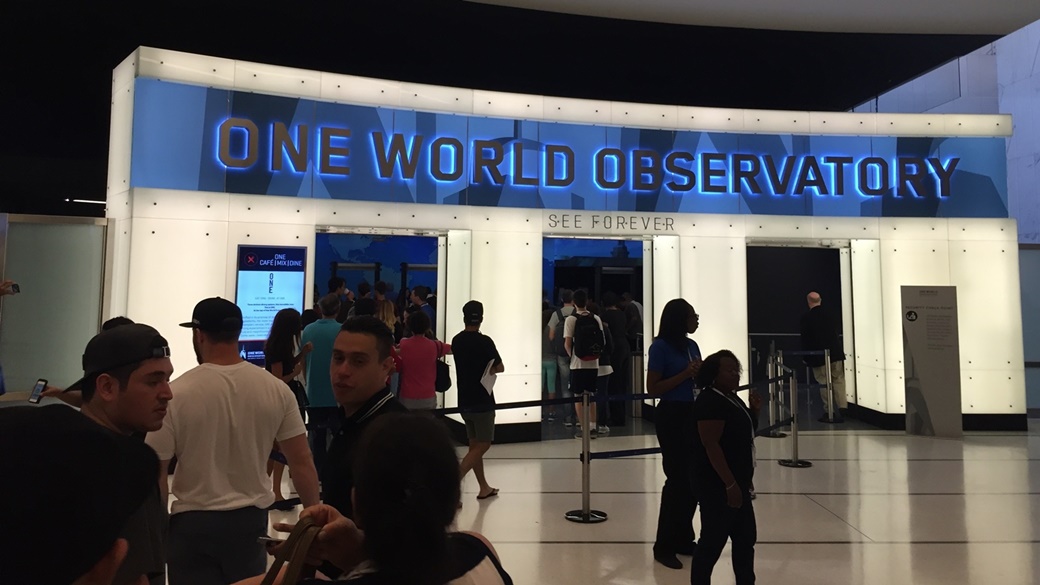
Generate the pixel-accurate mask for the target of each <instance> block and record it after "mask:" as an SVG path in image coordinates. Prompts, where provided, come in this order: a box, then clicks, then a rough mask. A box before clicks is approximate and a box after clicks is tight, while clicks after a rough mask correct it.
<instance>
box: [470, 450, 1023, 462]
mask: <svg viewBox="0 0 1040 585" xmlns="http://www.w3.org/2000/svg"><path fill="white" fill-rule="evenodd" d="M593 453H595V451H593ZM803 455H804V454H803ZM660 459H661V457H660V456H657V455H652V456H646V455H637V456H633V457H614V458H611V459H609V461H617V460H626V461H659V460H660ZM804 459H806V460H807V461H856V462H861V461H875V462H897V463H900V462H911V461H913V462H921V461H950V462H955V461H959V462H962V463H968V462H971V463H975V462H985V463H992V462H1003V463H1008V462H1012V463H1016V462H1025V461H1040V457H1023V458H1021V459H992V458H990V459H963V458H961V459H955V458H929V457H914V458H895V459H881V458H865V457H861V458H858V459H853V458H828V457H808V456H807V457H804ZM579 460H580V459H579V456H574V457H484V461H579ZM600 461H602V460H600ZM764 461H769V460H768V459H765V460H764Z"/></svg>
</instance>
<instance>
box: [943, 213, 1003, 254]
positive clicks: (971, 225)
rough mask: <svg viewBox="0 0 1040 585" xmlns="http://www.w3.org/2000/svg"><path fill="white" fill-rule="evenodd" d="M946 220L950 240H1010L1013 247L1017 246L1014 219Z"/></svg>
mask: <svg viewBox="0 0 1040 585" xmlns="http://www.w3.org/2000/svg"><path fill="white" fill-rule="evenodd" d="M946 221H947V224H948V226H949V234H950V241H951V242H952V241H956V240H986V241H990V242H1010V243H1011V246H1012V247H1013V248H1017V247H1018V224H1017V222H1016V221H1015V220H1014V219H1000V218H970V219H969V218H962V217H951V218H950V219H948V220H946Z"/></svg>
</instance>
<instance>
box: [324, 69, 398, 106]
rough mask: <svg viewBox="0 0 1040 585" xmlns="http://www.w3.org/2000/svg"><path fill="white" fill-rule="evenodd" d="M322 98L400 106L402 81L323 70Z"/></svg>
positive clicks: (335, 100)
mask: <svg viewBox="0 0 1040 585" xmlns="http://www.w3.org/2000/svg"><path fill="white" fill-rule="evenodd" d="M321 99H323V100H328V101H333V102H347V103H355V104H372V105H378V106H389V107H398V106H400V105H401V82H400V81H390V80H388V79H374V78H371V77H358V76H356V75H341V74H339V73H324V72H323V73H321Z"/></svg>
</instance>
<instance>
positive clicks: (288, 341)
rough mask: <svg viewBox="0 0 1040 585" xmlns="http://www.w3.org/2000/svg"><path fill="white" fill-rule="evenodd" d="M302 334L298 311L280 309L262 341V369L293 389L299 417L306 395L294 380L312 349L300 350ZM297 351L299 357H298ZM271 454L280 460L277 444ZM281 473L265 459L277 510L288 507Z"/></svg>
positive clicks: (282, 467)
mask: <svg viewBox="0 0 1040 585" xmlns="http://www.w3.org/2000/svg"><path fill="white" fill-rule="evenodd" d="M302 331H303V321H302V318H301V316H300V312H299V311H297V310H296V309H282V310H281V311H278V313H276V314H275V316H274V320H273V321H272V322H271V332H270V333H269V334H268V335H267V341H266V342H264V367H265V368H266V369H267V371H268V372H271V373H272V374H274V376H275V377H276V378H278V379H279V380H281V381H283V382H285V383H286V384H287V385H288V386H289V389H290V390H292V392H293V395H294V396H295V397H296V403H297V405H298V406H299V408H300V416H301V417H302V416H303V413H304V409H305V408H306V402H305V401H306V399H307V394H306V392H305V391H304V388H303V384H301V383H300V382H299V380H297V379H296V378H297V376H299V375H300V374H301V373H302V372H303V361H304V360H303V359H301V358H302V356H304V355H306V354H307V353H308V352H309V351H310V350H311V347H312V346H311V344H309V343H308V344H307V347H304V348H302V349H301V348H300V333H301V332H302ZM298 351H299V354H297V352H298ZM271 451H272V454H274V453H278V454H279V455H278V457H279V459H280V458H281V457H280V454H281V450H280V449H279V448H278V443H275V444H274V447H272V449H271ZM284 471H285V464H284V463H281V462H280V461H279V460H276V459H273V458H271V459H268V460H267V475H272V476H273V479H272V481H273V483H274V500H275V503H274V508H275V509H279V510H282V509H286V508H287V506H286V505H285V504H284V502H285V496H283V495H282V474H283V473H284ZM289 508H291V506H289Z"/></svg>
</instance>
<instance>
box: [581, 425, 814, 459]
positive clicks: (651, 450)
mask: <svg viewBox="0 0 1040 585" xmlns="http://www.w3.org/2000/svg"><path fill="white" fill-rule="evenodd" d="M793 421H794V417H788V418H786V419H784V420H782V421H780V422H778V423H776V424H773V425H770V426H768V427H765V428H762V429H759V430H758V431H756V432H755V435H756V436H759V437H762V436H765V434H766V433H768V432H770V431H775V430H776V429H779V428H780V427H785V426H787V425H789V424H791V423H792V422H793ZM660 452H661V448H660V447H647V448H644V449H621V450H618V451H598V452H595V453H589V460H590V461H593V460H596V459H617V458H619V457H638V456H640V455H656V454H658V453H660ZM578 460H579V461H585V456H584V454H578Z"/></svg>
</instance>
